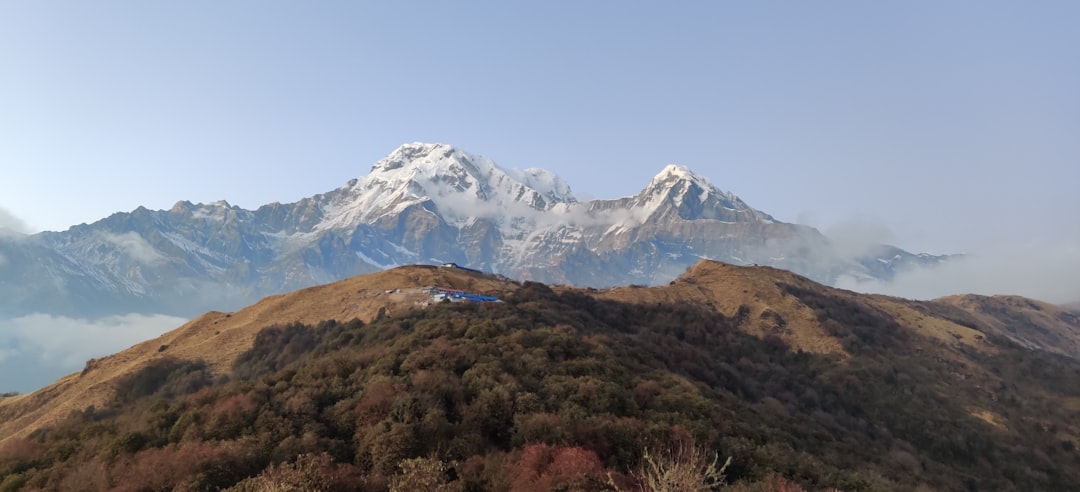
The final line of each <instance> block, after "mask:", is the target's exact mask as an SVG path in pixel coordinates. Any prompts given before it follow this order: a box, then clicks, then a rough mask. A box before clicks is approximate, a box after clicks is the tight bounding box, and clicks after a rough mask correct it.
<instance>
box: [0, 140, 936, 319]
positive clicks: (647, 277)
mask: <svg viewBox="0 0 1080 492" xmlns="http://www.w3.org/2000/svg"><path fill="white" fill-rule="evenodd" d="M882 252H883V254H886V255H887V256H881V255H877V256H875V257H870V258H843V257H840V256H839V255H838V254H837V253H835V251H834V249H833V248H832V247H831V246H830V244H829V242H828V240H827V239H826V238H825V237H824V236H822V235H821V234H820V233H818V232H817V231H816V230H814V229H812V228H809V227H805V226H800V225H795V224H788V223H784V222H780V221H777V220H775V219H773V218H772V217H771V216H769V215H768V214H765V213H763V212H761V211H758V210H755V209H753V208H751V207H750V206H749V205H747V204H746V203H744V202H743V201H742V200H740V199H739V198H738V197H737V196H735V195H733V194H731V193H729V192H725V191H722V190H720V189H719V188H717V187H716V186H714V185H713V184H712V183H711V182H710V181H709V180H708V179H706V178H704V177H702V176H699V175H697V174H695V173H693V172H692V171H690V170H689V169H687V168H685V167H681V166H674V165H672V166H668V167H666V168H664V169H663V170H662V171H661V172H660V173H659V174H658V175H656V177H655V178H653V180H652V181H651V182H650V183H649V184H648V186H646V187H645V189H643V190H642V191H641V192H640V193H638V194H636V195H634V196H630V197H624V198H620V199H616V200H593V201H585V202H582V201H578V200H577V199H576V198H574V196H573V194H572V193H571V191H570V186H569V185H568V184H567V183H566V182H565V181H563V180H562V179H561V178H559V177H558V176H556V175H554V174H552V173H550V172H548V171H545V170H542V169H527V170H524V171H521V170H507V169H503V168H501V167H499V166H498V165H496V164H495V163H494V162H492V161H491V160H489V159H486V158H484V157H481V156H476V155H471V154H468V153H466V152H463V151H461V150H458V149H456V148H454V147H451V146H448V145H443V144H424V143H413V144H407V145H403V146H401V147H400V148H398V149H397V150H395V151H394V152H392V153H391V154H390V155H389V156H387V157H386V158H384V159H382V160H380V161H379V162H377V163H375V165H374V166H373V167H372V168H371V172H370V173H369V174H368V175H366V176H364V177H361V178H357V179H354V180H351V181H349V182H348V183H346V184H345V186H342V187H340V188H338V189H336V190H333V191H330V192H328V193H324V194H320V195H316V196H313V197H310V198H305V199H302V200H300V201H298V202H296V203H290V204H281V203H272V204H269V205H264V206H262V207H260V208H258V209H257V210H253V211H252V210H244V209H241V208H239V207H235V206H232V205H229V204H228V203H227V202H224V201H221V202H216V203H211V204H193V203H190V202H186V201H182V202H178V203H177V204H176V205H175V206H173V207H172V208H171V209H169V210H156V211H152V210H147V209H145V208H138V209H136V210H134V211H132V212H130V213H117V214H114V215H112V216H110V217H108V218H106V219H103V220H100V221H98V222H95V223H93V224H89V225H86V224H83V225H79V226H75V227H72V228H71V229H68V230H67V231H64V232H44V233H39V234H35V235H29V236H20V235H4V236H0V258H4V261H3V262H0V299H3V300H2V301H0V314H5V315H19V314H24V313H30V312H39V311H41V312H50V313H58V314H75V315H82V316H92V315H100V314H109V313H114V312H154V313H168V314H177V315H193V314H196V313H199V312H201V311H204V310H207V309H230V308H233V307H236V306H240V305H243V304H245V303H249V302H252V301H254V300H255V299H258V298H260V297H262V296H265V295H268V294H273V293H278V292H284V291H289V290H293V289H296V288H300V287H304V286H309V285H313V284H318V283H324V282H329V281H332V280H337V279H341V278H344V277H348V276H352V275H356V274H360V273H367V272H372V271H375V270H379V269H384V268H388V267H392V266H396V265H403V264H410V263H445V262H454V263H458V264H460V265H466V266H469V267H472V268H477V269H481V270H485V271H490V272H494V273H499V274H503V275H506V276H508V277H511V278H516V279H532V280H539V281H544V282H555V283H570V284H576V285H583V286H595V287H603V286H610V285H620V284H657V283H663V282H667V281H669V280H671V279H673V278H674V277H676V276H677V275H679V274H681V273H682V272H683V271H684V270H685V269H686V267H688V266H689V265H692V264H694V263H695V262H697V261H698V260H699V259H701V258H710V259H717V260H721V261H725V262H730V263H736V264H752V263H753V264H764V265H773V266H777V267H780V268H785V269H789V270H792V271H795V272H797V273H800V274H803V275H806V276H809V277H811V278H814V279H816V280H819V281H823V282H827V283H828V282H833V281H835V280H836V279H837V278H838V277H839V276H840V275H853V276H856V277H859V278H878V279H881V278H888V277H890V276H891V275H892V274H893V273H894V272H895V271H897V270H898V269H901V268H904V267H905V266H907V265H911V264H914V263H922V264H925V263H934V262H937V261H940V260H941V258H940V257H934V256H925V255H923V256H919V255H912V254H911V253H907V252H905V251H903V250H899V249H896V248H891V247H884V246H883V248H882ZM878 256H880V257H878Z"/></svg>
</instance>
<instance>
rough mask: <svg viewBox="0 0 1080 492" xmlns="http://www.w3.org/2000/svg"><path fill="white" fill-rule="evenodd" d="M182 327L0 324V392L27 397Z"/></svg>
mask: <svg viewBox="0 0 1080 492" xmlns="http://www.w3.org/2000/svg"><path fill="white" fill-rule="evenodd" d="M185 322H187V320H186V319H184V318H178V317H175V316H166V315H161V314H154V315H143V314H124V315H117V316H108V317H105V318H100V319H95V320H88V319H78V318H68V317H65V316H53V315H50V314H40V313H38V314H31V315H28V316H22V317H19V318H14V319H7V320H0V392H4V391H11V390H16V391H31V390H34V389H36V388H38V387H40V386H43V385H45V384H48V383H49V382H52V381H54V380H56V379H58V378H60V377H62V376H64V375H66V374H70V373H72V372H75V371H78V370H80V369H82V367H83V366H84V365H85V364H86V361H87V360H88V359H91V358H95V357H102V356H105V355H109V354H112V353H116V352H118V351H120V350H123V349H125V348H128V347H130V346H132V345H134V344H136V343H138V342H141V341H144V340H148V339H151V338H154V337H156V336H158V335H161V334H162V333H164V332H166V331H169V330H171V329H174V328H177V327H179V326H180V325H182V324H184V323H185Z"/></svg>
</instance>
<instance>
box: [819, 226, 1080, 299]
mask: <svg viewBox="0 0 1080 492" xmlns="http://www.w3.org/2000/svg"><path fill="white" fill-rule="evenodd" d="M837 286H838V287H841V288H845V289H851V290H855V291H859V292H873V293H879V294H888V295H894V296H899V297H906V298H909V299H934V298H937V297H942V296H946V295H953V294H982V295H994V294H1013V295H1021V296H1025V297H1031V298H1034V299H1038V300H1041V301H1046V302H1051V303H1056V304H1063V303H1071V302H1076V301H1078V300H1080V239H1068V240H1060V241H1053V242H1047V241H1034V240H1033V241H1028V242H1025V243H1018V244H997V245H990V246H986V247H984V248H981V249H979V250H976V251H974V252H972V253H970V254H968V255H966V256H964V257H960V258H954V259H952V260H950V261H947V262H945V263H944V264H941V265H938V266H935V267H926V268H916V269H913V270H909V271H906V272H902V273H900V274H898V275H897V276H896V278H894V279H893V280H892V281H891V282H881V281H856V280H855V279H852V278H845V279H841V280H840V281H839V282H838V283H837Z"/></svg>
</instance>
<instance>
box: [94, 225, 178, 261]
mask: <svg viewBox="0 0 1080 492" xmlns="http://www.w3.org/2000/svg"><path fill="white" fill-rule="evenodd" d="M99 234H100V236H101V239H102V240H103V241H107V242H110V243H112V244H114V245H116V246H117V247H118V248H120V249H121V250H123V251H124V252H125V253H127V254H128V255H129V256H131V258H133V259H134V260H135V261H138V262H139V263H142V264H144V265H151V264H154V263H157V262H159V261H162V260H164V259H165V257H164V256H163V255H162V254H161V253H160V252H158V250H156V249H154V247H153V246H151V245H150V243H149V242H147V241H146V239H144V238H143V237H142V236H140V235H139V234H137V233H135V232H125V233H123V234H113V233H109V232H101V233H99Z"/></svg>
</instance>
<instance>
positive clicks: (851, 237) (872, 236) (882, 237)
mask: <svg viewBox="0 0 1080 492" xmlns="http://www.w3.org/2000/svg"><path fill="white" fill-rule="evenodd" d="M822 232H823V233H824V234H825V235H826V236H827V237H828V238H829V242H830V243H832V246H833V248H834V251H835V252H836V253H837V254H839V255H840V256H841V257H844V258H856V257H860V256H864V255H869V254H873V253H874V251H875V249H877V248H880V247H881V245H884V244H895V243H896V235H895V234H893V232H892V230H891V229H889V227H888V226H886V225H885V224H883V223H881V222H880V221H875V220H870V219H851V220H847V221H844V222H840V223H838V224H835V225H832V226H830V227H829V228H828V229H825V230H824V231H822Z"/></svg>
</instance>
